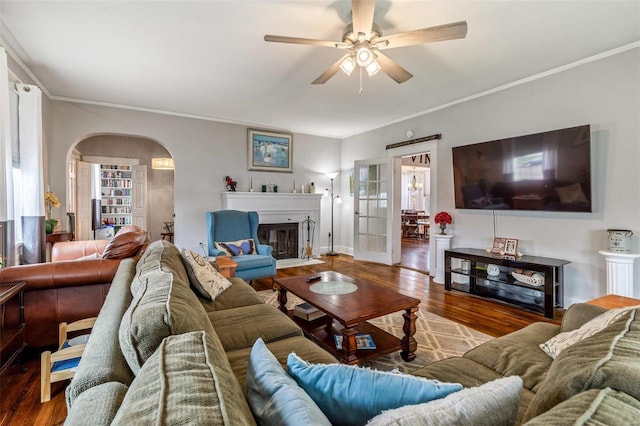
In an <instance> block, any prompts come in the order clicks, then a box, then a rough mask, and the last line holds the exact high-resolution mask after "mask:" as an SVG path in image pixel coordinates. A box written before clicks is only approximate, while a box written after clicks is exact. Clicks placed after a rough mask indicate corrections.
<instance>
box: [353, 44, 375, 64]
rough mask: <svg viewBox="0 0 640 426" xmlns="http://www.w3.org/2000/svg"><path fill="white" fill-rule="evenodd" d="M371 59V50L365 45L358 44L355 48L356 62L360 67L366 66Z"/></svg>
mask: <svg viewBox="0 0 640 426" xmlns="http://www.w3.org/2000/svg"><path fill="white" fill-rule="evenodd" d="M371 61H373V52H371V50H370V49H369V48H368V47H367V46H360V47H358V48H357V49H356V62H357V63H358V65H360V66H361V67H366V66H367V65H369V64H370V63H371Z"/></svg>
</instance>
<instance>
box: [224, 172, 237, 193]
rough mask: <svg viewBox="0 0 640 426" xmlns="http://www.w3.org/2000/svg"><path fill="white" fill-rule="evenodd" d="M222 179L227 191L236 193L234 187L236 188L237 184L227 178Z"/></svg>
mask: <svg viewBox="0 0 640 426" xmlns="http://www.w3.org/2000/svg"><path fill="white" fill-rule="evenodd" d="M224 179H225V182H226V183H227V191H231V192H236V186H238V182H236V181H235V180H233V179H231V178H230V177H229V176H225V178H224Z"/></svg>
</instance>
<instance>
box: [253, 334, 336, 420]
mask: <svg viewBox="0 0 640 426" xmlns="http://www.w3.org/2000/svg"><path fill="white" fill-rule="evenodd" d="M247 400H248V401H249V406H250V407H251V411H253V415H254V417H255V418H256V420H257V421H258V424H261V425H292V426H294V425H314V426H322V425H326V426H331V423H330V422H329V419H327V417H326V416H325V415H324V414H322V411H320V408H318V406H317V405H316V404H315V403H314V402H313V400H312V399H311V398H310V397H309V395H307V394H306V392H305V391H304V390H303V389H302V388H301V387H300V386H298V384H297V383H296V381H295V380H293V379H292V378H291V376H289V375H288V374H287V372H286V371H284V369H283V368H282V366H281V365H280V362H279V361H278V359H277V358H276V357H275V356H273V354H272V353H271V351H270V350H269V348H267V345H265V343H264V341H263V340H262V339H261V338H258V340H256V342H255V343H254V345H253V348H252V349H251V354H249V365H248V369H247Z"/></svg>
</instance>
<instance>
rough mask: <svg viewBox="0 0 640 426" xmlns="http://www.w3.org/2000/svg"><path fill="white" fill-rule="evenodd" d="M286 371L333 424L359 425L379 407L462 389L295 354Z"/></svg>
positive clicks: (394, 405) (410, 401)
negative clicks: (318, 360) (319, 362)
mask: <svg viewBox="0 0 640 426" xmlns="http://www.w3.org/2000/svg"><path fill="white" fill-rule="evenodd" d="M287 368H288V369H289V374H290V375H291V376H292V377H293V378H294V379H295V380H296V382H298V384H299V385H300V386H301V387H302V388H303V389H304V390H305V391H306V392H307V394H309V396H310V397H311V399H313V400H314V401H315V403H316V404H317V405H318V407H320V409H321V410H322V412H323V413H324V414H325V415H326V416H327V417H328V418H329V420H330V421H331V423H332V424H334V425H363V424H365V423H366V422H367V421H368V420H369V419H371V418H373V417H375V416H377V415H378V414H380V413H382V411H383V410H390V409H392V408H398V407H401V406H403V405H411V404H420V403H423V402H428V401H432V400H434V399H438V398H443V397H445V396H447V395H449V394H450V393H453V392H456V391H459V390H460V389H462V385H460V384H459V383H443V382H439V381H437V380H429V379H424V378H421V377H416V376H410V375H407V374H399V373H388V372H384V371H376V370H370V369H368V368H361V367H354V366H349V365H343V364H309V363H308V362H306V361H303V360H302V359H300V358H299V357H298V356H297V355H296V354H293V353H292V354H289V357H288V358H287Z"/></svg>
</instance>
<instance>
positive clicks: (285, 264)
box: [276, 258, 324, 269]
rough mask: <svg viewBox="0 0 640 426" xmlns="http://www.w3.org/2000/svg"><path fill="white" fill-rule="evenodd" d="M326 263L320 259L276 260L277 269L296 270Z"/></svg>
mask: <svg viewBox="0 0 640 426" xmlns="http://www.w3.org/2000/svg"><path fill="white" fill-rule="evenodd" d="M321 263H324V262H323V261H322V260H320V259H297V258H294V259H279V260H276V269H286V268H295V267H298V266H309V265H319V264H321Z"/></svg>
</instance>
